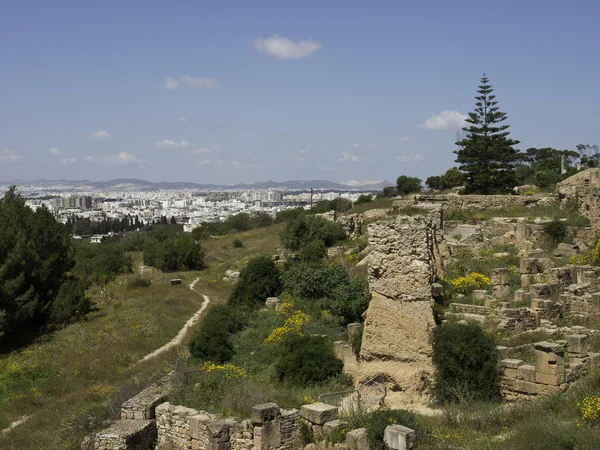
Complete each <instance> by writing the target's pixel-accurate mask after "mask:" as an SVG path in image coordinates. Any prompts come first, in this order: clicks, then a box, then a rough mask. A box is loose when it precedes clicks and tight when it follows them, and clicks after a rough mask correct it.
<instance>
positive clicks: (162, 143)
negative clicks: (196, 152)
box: [154, 139, 190, 148]
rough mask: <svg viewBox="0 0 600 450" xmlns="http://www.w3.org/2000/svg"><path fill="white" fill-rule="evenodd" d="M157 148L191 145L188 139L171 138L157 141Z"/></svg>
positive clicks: (155, 144)
mask: <svg viewBox="0 0 600 450" xmlns="http://www.w3.org/2000/svg"><path fill="white" fill-rule="evenodd" d="M154 146H155V147H156V148H187V147H189V146H190V143H189V142H188V141H185V140H182V141H179V142H177V141H172V140H170V139H163V140H162V141H156V142H155V143H154Z"/></svg>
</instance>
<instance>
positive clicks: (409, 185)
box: [396, 175, 422, 195]
mask: <svg viewBox="0 0 600 450" xmlns="http://www.w3.org/2000/svg"><path fill="white" fill-rule="evenodd" d="M421 189H422V186H421V180H420V179H419V178H417V177H409V176H406V175H400V176H399V177H398V179H397V180H396V190H397V191H398V193H399V194H400V195H407V194H413V193H415V192H420V191H421Z"/></svg>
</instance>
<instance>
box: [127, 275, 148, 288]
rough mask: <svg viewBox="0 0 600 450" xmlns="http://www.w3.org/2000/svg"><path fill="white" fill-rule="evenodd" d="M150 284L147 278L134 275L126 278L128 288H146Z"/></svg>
mask: <svg viewBox="0 0 600 450" xmlns="http://www.w3.org/2000/svg"><path fill="white" fill-rule="evenodd" d="M150 284H152V282H151V281H150V280H149V279H148V278H144V277H140V276H136V277H133V278H130V279H128V280H127V288H128V289H139V288H147V287H149V286H150Z"/></svg>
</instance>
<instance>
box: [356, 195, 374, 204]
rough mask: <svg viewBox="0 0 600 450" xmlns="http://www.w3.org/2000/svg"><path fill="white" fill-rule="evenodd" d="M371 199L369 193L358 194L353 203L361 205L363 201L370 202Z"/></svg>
mask: <svg viewBox="0 0 600 450" xmlns="http://www.w3.org/2000/svg"><path fill="white" fill-rule="evenodd" d="M372 201H373V196H372V195H369V194H361V195H359V196H358V198H357V199H356V201H355V202H354V204H355V205H362V204H363V203H370V202H372Z"/></svg>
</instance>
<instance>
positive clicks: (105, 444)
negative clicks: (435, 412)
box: [81, 384, 415, 450]
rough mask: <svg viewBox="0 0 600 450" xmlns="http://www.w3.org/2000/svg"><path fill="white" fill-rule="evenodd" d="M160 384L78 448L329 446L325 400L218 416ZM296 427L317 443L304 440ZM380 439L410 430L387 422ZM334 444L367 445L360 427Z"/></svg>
mask: <svg viewBox="0 0 600 450" xmlns="http://www.w3.org/2000/svg"><path fill="white" fill-rule="evenodd" d="M167 396H168V388H167V386H166V385H165V384H157V385H153V386H150V387H149V388H147V389H145V390H144V391H142V392H141V393H140V394H138V395H137V396H135V397H134V398H132V399H131V400H129V401H128V402H126V403H124V404H123V406H122V411H121V420H119V421H117V422H115V423H113V424H112V425H111V426H110V427H108V428H106V429H104V430H102V431H100V432H97V433H94V434H93V435H91V436H88V437H87V438H86V439H85V440H84V441H83V442H82V444H81V448H82V450H146V449H148V448H152V446H153V445H154V444H156V447H154V448H156V449H162V450H301V449H305V450H317V449H323V450H324V449H325V448H331V446H330V445H329V446H328V445H327V444H326V443H325V440H326V439H327V438H328V436H329V435H330V434H331V433H332V432H333V431H334V430H335V429H336V428H337V427H338V426H340V425H342V424H343V422H342V420H340V418H338V408H337V407H335V406H332V405H328V404H325V403H320V402H317V403H312V404H307V405H303V406H302V407H301V409H300V410H297V409H292V410H284V409H281V408H280V407H279V406H278V405H277V404H276V403H265V404H261V405H256V406H254V407H252V410H251V412H250V419H247V420H235V419H224V418H221V417H218V416H216V415H214V414H210V413H208V412H206V411H198V410H196V409H192V408H187V407H185V406H181V405H173V404H171V403H169V402H168V401H163V400H164V399H165V398H166V397H167ZM302 429H304V430H306V432H308V433H310V434H311V435H312V436H313V438H314V440H315V441H316V442H317V444H308V445H306V446H305V443H304V441H303V437H302V431H301V430H302ZM384 441H385V443H386V444H387V446H388V448H389V449H392V450H401V449H410V448H413V446H414V441H415V431H414V430H411V429H410V428H407V427H404V426H402V425H390V426H389V427H387V428H386V430H385V437H384ZM333 448H334V449H335V450H368V444H367V438H366V431H365V429H363V428H359V429H356V430H352V431H349V432H348V433H347V435H346V439H345V441H344V442H343V443H338V444H335V445H334V446H333Z"/></svg>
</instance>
